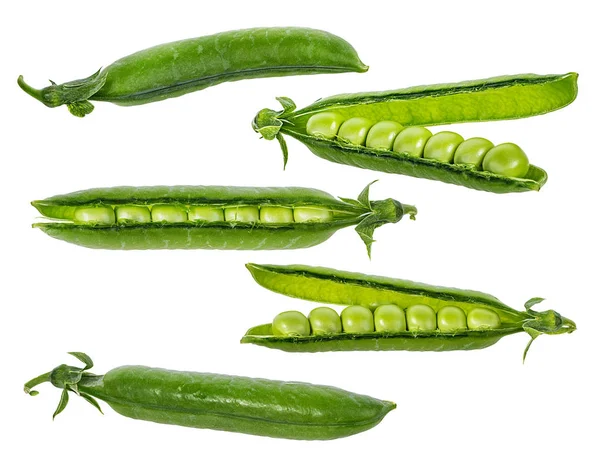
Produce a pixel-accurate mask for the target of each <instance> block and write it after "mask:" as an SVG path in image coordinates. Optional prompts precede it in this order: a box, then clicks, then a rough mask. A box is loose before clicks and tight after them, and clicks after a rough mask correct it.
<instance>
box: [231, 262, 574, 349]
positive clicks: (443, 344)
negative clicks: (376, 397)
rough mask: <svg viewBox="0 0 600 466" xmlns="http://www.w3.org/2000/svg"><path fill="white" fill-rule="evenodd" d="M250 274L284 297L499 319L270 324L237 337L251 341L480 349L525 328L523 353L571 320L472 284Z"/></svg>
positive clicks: (308, 273)
mask: <svg viewBox="0 0 600 466" xmlns="http://www.w3.org/2000/svg"><path fill="white" fill-rule="evenodd" d="M246 268H247V269H248V270H249V271H250V273H251V274H252V277H253V278H254V280H255V281H256V282H257V283H258V284H259V285H261V286H262V287H264V288H266V289H268V290H270V291H274V292H276V293H280V294H283V295H286V296H289V297H293V298H299V299H305V300H308V301H312V302H318V303H327V304H341V305H346V306H347V305H359V306H364V307H367V308H369V309H371V310H374V309H375V308H377V307H378V306H380V305H382V304H395V305H397V306H399V307H400V308H407V307H409V306H410V305H413V304H427V305H429V306H431V307H432V308H434V309H439V308H442V307H444V306H458V307H460V308H461V309H462V310H463V311H465V312H466V313H468V312H469V311H470V310H472V309H474V308H486V309H491V310H493V311H494V312H496V313H497V314H498V315H499V317H500V321H501V326H500V327H499V328H484V329H468V330H465V331H456V332H454V333H443V332H440V331H439V330H436V331H432V332H414V331H410V330H406V331H402V332H396V333H390V332H387V333H385V332H370V333H365V334H350V333H339V334H326V335H308V336H293V335H291V336H286V335H284V336H279V335H273V332H272V328H271V324H262V325H258V326H255V327H252V328H251V329H249V330H248V331H247V332H246V334H245V335H244V336H243V338H242V343H253V344H257V345H260V346H265V347H268V348H274V349H280V350H283V351H290V352H320V351H355V350H366V351H369V350H370V351H387V350H408V351H450V350H471V349H482V348H486V347H488V346H491V345H493V344H495V343H496V342H498V341H499V340H500V339H501V338H502V337H504V336H507V335H511V334H515V333H520V332H526V333H528V334H529V335H530V336H531V337H532V339H531V340H530V342H529V343H528V345H527V347H526V348H525V351H524V355H523V358H524V359H525V357H526V355H527V351H528V350H529V347H530V345H531V342H532V341H533V340H534V339H535V338H537V336H539V335H541V334H548V335H557V334H563V333H572V332H573V331H575V330H576V326H575V323H574V322H573V321H572V320H570V319H567V318H564V317H562V316H560V314H558V313H557V312H556V311H553V310H548V311H543V312H539V311H534V310H533V309H532V306H534V305H535V304H539V303H540V302H541V301H542V300H541V298H533V299H530V300H529V301H527V303H526V304H525V311H518V310H516V309H513V308H512V307H510V306H508V305H506V304H504V303H503V302H502V301H500V300H499V299H498V298H496V297H495V296H492V295H490V294H487V293H482V292H479V291H473V290H463V289H458V288H450V287H441V286H433V285H428V284H424V283H419V282H413V281H410V280H403V279H397V278H389V277H380V276H374V275H366V274H361V273H354V272H346V271H341V270H334V269H330V268H325V267H312V266H306V265H289V266H284V265H263V264H252V263H249V264H246Z"/></svg>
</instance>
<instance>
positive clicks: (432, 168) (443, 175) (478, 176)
mask: <svg viewBox="0 0 600 466" xmlns="http://www.w3.org/2000/svg"><path fill="white" fill-rule="evenodd" d="M281 132H282V133H284V134H289V135H290V136H292V137H294V138H296V139H298V140H299V141H300V142H302V143H304V145H306V147H308V149H309V150H310V151H311V152H312V153H313V154H315V155H317V156H319V157H321V158H322V159H325V160H329V161H330V162H335V163H339V164H342V165H351V166H353V167H358V168H366V169H369V170H375V171H380V172H385V173H395V174H400V175H408V176H413V177H416V178H425V179H428V180H436V181H443V182H444V183H449V184H454V185H458V186H465V187H467V188H471V189H477V190H479V191H487V192H493V193H497V194H505V193H516V192H525V191H539V190H540V189H541V188H542V186H544V184H546V181H547V180H548V174H547V173H546V171H545V170H543V169H542V168H540V167H537V166H535V165H530V166H529V171H528V172H527V174H526V175H525V177H524V178H508V177H506V176H501V175H496V174H494V173H491V172H485V171H480V170H476V169H474V168H472V167H470V166H466V165H458V164H451V163H443V162H439V161H437V160H432V159H424V158H420V157H413V156H411V155H410V154H407V153H397V152H392V151H385V150H378V149H370V148H367V147H362V146H349V145H345V144H342V143H340V142H337V141H329V140H326V139H318V138H314V137H311V136H307V135H304V134H301V133H297V132H295V131H294V130H293V128H285V129H284V128H282V129H281Z"/></svg>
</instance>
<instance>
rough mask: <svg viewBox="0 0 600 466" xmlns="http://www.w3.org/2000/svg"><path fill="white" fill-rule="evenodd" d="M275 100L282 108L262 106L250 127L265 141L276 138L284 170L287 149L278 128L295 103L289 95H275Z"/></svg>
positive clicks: (292, 110)
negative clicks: (277, 109)
mask: <svg viewBox="0 0 600 466" xmlns="http://www.w3.org/2000/svg"><path fill="white" fill-rule="evenodd" d="M277 101H278V102H279V103H280V104H281V106H282V107H283V110H280V111H276V110H271V109H269V108H263V109H262V110H261V111H260V112H258V113H257V114H256V116H255V117H254V120H252V129H253V130H254V131H255V132H257V133H259V134H260V135H261V137H263V138H264V139H266V140H267V141H272V140H273V139H277V141H278V142H279V147H281V152H282V153H283V169H284V170H285V167H286V165H287V162H288V149H287V144H286V142H285V139H284V138H283V135H282V134H281V133H280V130H281V127H282V126H283V122H284V121H285V118H286V117H287V116H288V115H290V114H292V113H293V112H294V110H295V109H296V104H295V103H294V101H293V100H292V99H290V98H289V97H277Z"/></svg>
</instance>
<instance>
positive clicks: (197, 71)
mask: <svg viewBox="0 0 600 466" xmlns="http://www.w3.org/2000/svg"><path fill="white" fill-rule="evenodd" d="M367 69H368V67H367V66H365V65H364V64H363V63H362V62H361V61H360V59H359V58H358V55H357V54H356V51H355V50H354V48H352V46H351V45H350V44H349V43H348V42H346V41H345V40H343V39H341V38H340V37H337V36H335V35H333V34H330V33H328V32H325V31H319V30H316V29H307V28H293V27H288V28H255V29H244V30H239V31H228V32H221V33H218V34H214V35H210V36H204V37H198V38H195V39H187V40H181V41H178V42H171V43H168V44H162V45H158V46H156V47H152V48H149V49H145V50H142V51H140V52H136V53H134V54H132V55H128V56H126V57H124V58H121V59H119V60H117V61H116V62H114V63H113V64H112V65H109V66H108V67H106V68H104V69H101V70H99V71H98V72H96V73H94V74H93V75H92V76H90V77H88V78H84V79H78V80H75V81H71V82H67V83H64V84H56V83H54V82H52V81H50V82H51V86H48V87H45V88H44V89H41V90H38V89H34V88H32V87H31V86H29V85H28V84H27V83H25V81H24V80H23V76H19V79H18V84H19V86H20V87H21V89H23V90H24V91H25V92H27V93H28V94H29V95H31V96H32V97H34V98H36V99H37V100H39V101H40V102H42V103H43V104H44V105H46V106H48V107H58V106H60V105H64V104H66V105H67V107H68V108H69V111H70V112H71V113H72V114H73V115H75V116H78V117H83V116H85V115H87V114H88V113H91V112H92V110H93V109H94V106H93V104H92V103H91V102H90V100H96V101H105V102H112V103H115V104H118V105H140V104H146V103H150V102H156V101H159V100H164V99H168V98H170V97H178V96H180V95H184V94H187V93H188V92H193V91H197V90H200V89H204V88H206V87H209V86H214V85H216V84H220V83H223V82H227V81H239V80H241V79H250V78H266V77H273V76H289V75H304V74H318V73H346V72H351V71H354V72H358V73H362V72H365V71H367Z"/></svg>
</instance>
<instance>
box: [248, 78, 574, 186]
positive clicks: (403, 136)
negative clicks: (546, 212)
mask: <svg viewBox="0 0 600 466" xmlns="http://www.w3.org/2000/svg"><path fill="white" fill-rule="evenodd" d="M576 95H577V74H576V73H568V74H564V75H547V76H538V75H533V74H525V75H516V76H501V77H497V78H489V79H483V80H477V81H465V82H460V83H454V84H438V85H430V86H418V87H411V88H408V89H400V90H395V91H386V92H367V93H359V94H341V95H336V96H333V97H328V98H325V99H320V100H317V101H316V102H315V103H313V104H312V105H309V106H308V107H305V108H303V109H300V110H297V109H296V105H295V104H294V102H293V101H292V100H291V99H289V98H287V97H281V98H279V99H278V100H279V102H280V103H281V104H282V106H283V110H281V111H275V110H269V109H263V110H261V111H260V112H259V113H258V114H257V115H256V117H255V119H254V121H253V128H254V130H255V131H257V132H259V133H260V134H261V135H262V136H263V137H264V138H265V139H267V140H271V139H277V140H278V141H279V143H280V145H281V148H282V151H283V157H284V165H285V164H286V163H287V158H288V151H287V145H286V143H285V140H284V137H283V135H288V136H291V137H293V138H296V139H298V140H299V141H300V142H302V143H304V144H305V145H306V146H307V147H308V148H309V149H310V151H311V152H313V153H314V154H315V155H317V156H319V157H321V158H324V159H326V160H329V161H332V162H336V163H341V164H345V165H352V166H355V167H360V168H367V169H371V170H377V171H382V172H387V173H399V174H403V175H408V176H414V177H418V178H427V179H431V180H438V181H443V182H446V183H451V184H456V185H460V186H466V187H468V188H473V189H478V190H482V191H490V192H494V193H508V192H522V191H531V190H534V191H538V190H539V189H540V188H541V187H542V186H543V185H544V183H545V182H546V179H547V174H546V172H545V171H544V170H543V169H541V168H539V167H536V166H535V165H529V161H528V160H527V158H526V157H524V153H523V154H521V153H517V152H518V151H517V150H515V149H514V148H513V149H508V148H507V147H505V145H503V144H501V145H499V146H498V147H501V146H502V148H501V149H499V150H498V149H496V150H494V149H490V147H491V146H493V144H491V143H489V141H487V140H483V141H486V143H489V144H491V146H490V147H487V146H486V145H483V146H482V145H481V144H479V145H477V147H474V146H473V141H471V142H469V141H464V143H465V144H466V146H464V147H463V148H462V149H461V147H460V145H462V144H463V139H462V137H460V136H459V135H456V133H450V134H451V135H453V136H452V138H448V137H447V136H449V135H450V134H445V136H446V137H438V135H435V136H433V137H431V133H430V132H429V131H428V130H426V129H425V128H421V127H422V126H425V125H440V124H447V123H458V122H472V121H490V120H506V119H515V118H524V117H529V116H534V115H541V114H544V113H548V112H551V111H554V110H557V109H560V108H562V107H565V106H566V105H568V104H570V103H571V102H572V101H573V100H574V99H575V97H576ZM427 133H428V134H427ZM440 134H441V133H440ZM430 137H431V140H430V141H429V144H431V146H435V147H430V148H429V149H428V147H427V143H428V141H427V140H428V139H429V138H430ZM434 139H437V141H436V142H434ZM477 139H482V138H477ZM463 149H466V150H463ZM507 149H508V150H507ZM491 150H494V151H495V152H496V154H495V155H494V156H493V158H494V161H492V163H485V162H484V163H483V165H482V161H481V157H483V156H484V155H485V152H486V151H491ZM518 150H519V151H521V149H520V148H518ZM498 152H501V154H498ZM521 152H522V151H521ZM455 154H458V156H457V157H456V159H455ZM490 158H492V157H490ZM482 168H483V169H482Z"/></svg>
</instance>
